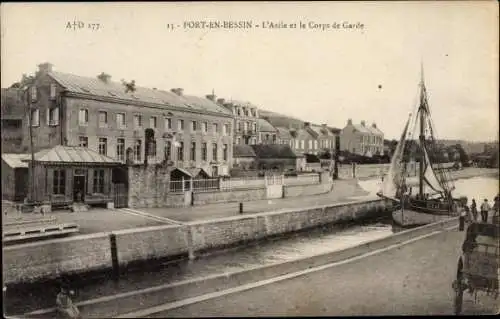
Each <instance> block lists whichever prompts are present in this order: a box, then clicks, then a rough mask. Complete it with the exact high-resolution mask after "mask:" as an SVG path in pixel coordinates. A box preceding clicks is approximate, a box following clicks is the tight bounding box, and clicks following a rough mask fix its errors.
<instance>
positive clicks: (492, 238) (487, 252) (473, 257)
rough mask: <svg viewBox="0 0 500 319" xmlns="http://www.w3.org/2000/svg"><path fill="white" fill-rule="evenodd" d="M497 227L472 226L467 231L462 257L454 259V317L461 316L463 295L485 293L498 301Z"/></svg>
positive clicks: (499, 260) (498, 260) (499, 272)
mask: <svg viewBox="0 0 500 319" xmlns="http://www.w3.org/2000/svg"><path fill="white" fill-rule="evenodd" d="M499 234H500V225H499V224H490V223H473V224H471V225H469V227H468V228H467V234H466V239H465V241H464V243H463V245H462V252H463V254H462V256H461V257H460V258H459V260H458V266H457V278H456V280H455V281H454V282H453V285H452V286H453V289H454V291H455V300H454V308H455V309H454V310H455V314H456V315H459V314H461V313H462V305H463V297H464V292H468V293H469V294H471V295H476V294H477V292H480V291H481V292H486V293H487V295H490V296H492V297H493V298H495V299H497V298H498V283H499V281H500V254H499V242H500V236H499Z"/></svg>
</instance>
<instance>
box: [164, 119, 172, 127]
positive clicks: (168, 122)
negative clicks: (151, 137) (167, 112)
mask: <svg viewBox="0 0 500 319" xmlns="http://www.w3.org/2000/svg"><path fill="white" fill-rule="evenodd" d="M165 129H166V130H171V129H172V119H171V118H169V117H166V118H165Z"/></svg>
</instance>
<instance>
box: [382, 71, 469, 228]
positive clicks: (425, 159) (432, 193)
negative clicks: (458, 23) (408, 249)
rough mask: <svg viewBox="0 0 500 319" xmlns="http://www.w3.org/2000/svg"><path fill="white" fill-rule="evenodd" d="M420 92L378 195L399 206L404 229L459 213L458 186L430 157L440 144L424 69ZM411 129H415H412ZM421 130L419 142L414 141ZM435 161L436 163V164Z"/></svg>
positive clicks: (396, 213) (398, 218)
mask: <svg viewBox="0 0 500 319" xmlns="http://www.w3.org/2000/svg"><path fill="white" fill-rule="evenodd" d="M419 91H420V92H419V93H420V94H419V103H418V109H417V113H416V116H415V118H414V120H412V115H411V114H410V116H409V118H408V120H407V122H406V125H405V127H404V129H403V133H402V135H401V138H400V140H399V142H398V145H397V147H396V150H395V152H394V155H393V157H392V159H391V165H390V168H389V172H388V174H387V176H386V178H384V182H383V184H382V189H381V190H380V192H378V193H377V195H378V196H380V197H382V198H386V199H390V200H392V201H393V202H395V203H396V207H397V209H396V210H395V211H394V212H393V213H392V218H393V220H394V222H395V223H396V224H398V225H399V226H402V227H414V226H419V225H425V224H430V223H433V222H437V221H439V220H442V219H446V218H450V217H452V216H458V214H459V211H458V205H457V204H458V203H457V202H456V201H457V200H456V199H454V198H453V197H452V191H453V190H454V188H455V187H454V186H453V183H452V181H451V179H450V177H449V173H448V171H447V170H445V169H444V168H443V166H442V164H441V163H439V162H437V161H435V160H434V158H433V157H431V156H430V155H429V154H434V153H437V152H436V151H437V145H436V140H435V136H434V132H435V129H434V123H433V121H432V119H431V112H430V108H429V103H428V99H427V90H426V87H425V83H424V76H423V67H422V70H421V80H420V83H419ZM412 123H413V124H412ZM410 127H412V128H413V129H411V130H410ZM417 127H418V128H419V130H418V132H419V135H418V140H416V139H412V137H413V133H414V132H416V129H417ZM414 153H416V154H414ZM413 156H415V157H417V158H418V159H419V160H418V162H419V170H418V177H417V178H411V177H410V174H409V170H410V169H409V166H410V165H409V164H410V163H409V160H410V159H411V158H412V157H413ZM432 160H434V162H436V163H432ZM415 179H416V180H415ZM412 186H417V187H418V192H416V193H414V194H412V189H413V188H412Z"/></svg>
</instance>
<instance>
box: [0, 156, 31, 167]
mask: <svg viewBox="0 0 500 319" xmlns="http://www.w3.org/2000/svg"><path fill="white" fill-rule="evenodd" d="M29 157H30V154H2V159H3V161H4V162H5V163H6V164H7V165H9V166H10V167H11V168H27V167H28V163H26V162H23V160H27V159H29Z"/></svg>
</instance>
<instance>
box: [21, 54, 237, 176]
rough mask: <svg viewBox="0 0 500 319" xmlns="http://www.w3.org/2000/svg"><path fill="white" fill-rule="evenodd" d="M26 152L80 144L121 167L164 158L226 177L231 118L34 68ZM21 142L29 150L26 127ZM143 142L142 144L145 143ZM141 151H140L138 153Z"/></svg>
mask: <svg viewBox="0 0 500 319" xmlns="http://www.w3.org/2000/svg"><path fill="white" fill-rule="evenodd" d="M28 102H29V104H30V107H31V112H27V113H29V115H30V117H31V118H32V121H31V126H32V127H31V128H32V130H33V140H34V143H33V144H34V150H35V151H38V150H41V149H45V148H51V147H54V146H56V145H70V146H81V147H88V148H90V149H93V150H95V151H97V152H98V153H99V154H101V155H105V156H109V157H111V158H114V159H116V160H118V161H119V162H122V163H125V162H126V161H127V160H128V161H129V162H131V163H136V164H139V163H144V162H145V160H146V156H147V162H148V163H150V164H155V163H161V162H163V161H166V162H167V163H168V164H169V165H172V166H175V167H183V168H196V167H198V168H203V169H204V170H205V171H207V172H209V173H210V174H212V175H219V174H227V172H228V171H229V169H230V167H231V165H232V149H233V125H234V124H233V123H234V119H233V116H232V114H231V112H229V111H228V110H227V109H226V108H224V107H221V106H219V105H217V104H216V103H215V102H214V101H213V99H209V98H200V97H195V96H189V95H184V94H183V90H182V89H179V88H177V89H172V90H170V91H164V90H158V89H148V88H143V87H136V86H135V83H133V82H132V83H118V82H112V81H111V77H110V76H109V75H106V74H104V73H103V74H101V75H99V76H97V77H96V78H87V77H81V76H76V75H73V74H65V73H60V72H54V71H53V70H52V65H51V64H49V63H45V64H41V65H40V66H39V71H38V72H37V74H36V76H35V82H34V84H33V85H32V86H30V87H29V92H28ZM24 122H25V123H26V125H25V127H23V131H24V132H25V133H26V134H24V135H23V144H24V145H29V143H30V141H29V139H30V138H29V134H28V133H27V132H28V129H29V127H28V125H29V122H30V121H24ZM146 137H148V140H147V141H146ZM146 147H147V149H146Z"/></svg>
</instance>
